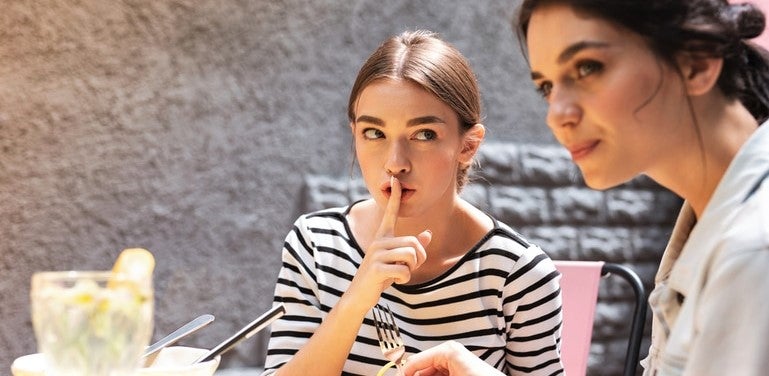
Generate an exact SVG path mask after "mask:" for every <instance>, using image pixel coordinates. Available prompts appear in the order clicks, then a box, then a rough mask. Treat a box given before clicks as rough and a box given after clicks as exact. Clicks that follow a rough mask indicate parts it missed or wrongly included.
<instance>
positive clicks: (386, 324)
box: [372, 304, 406, 371]
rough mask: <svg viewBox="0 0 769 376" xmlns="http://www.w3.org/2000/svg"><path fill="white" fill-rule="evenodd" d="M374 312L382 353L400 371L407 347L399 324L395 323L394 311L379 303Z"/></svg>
mask: <svg viewBox="0 0 769 376" xmlns="http://www.w3.org/2000/svg"><path fill="white" fill-rule="evenodd" d="M372 313H373V316H374V326H375V327H376V335H377V337H378V338H379V348H380V349H381V350H382V355H384V357H385V358H386V359H387V360H389V361H391V362H393V363H395V366H396V367H397V368H398V371H400V370H401V361H402V360H403V355H404V354H405V353H406V347H405V346H404V345H403V340H402V339H401V333H400V331H399V330H398V326H397V325H395V317H393V313H392V311H390V306H388V305H385V306H381V305H379V304H377V305H375V306H374V309H373V310H372Z"/></svg>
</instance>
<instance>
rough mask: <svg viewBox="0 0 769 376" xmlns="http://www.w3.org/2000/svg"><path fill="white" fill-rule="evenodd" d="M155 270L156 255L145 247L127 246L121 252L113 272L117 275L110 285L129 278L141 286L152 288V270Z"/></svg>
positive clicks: (113, 285)
mask: <svg viewBox="0 0 769 376" xmlns="http://www.w3.org/2000/svg"><path fill="white" fill-rule="evenodd" d="M154 270H155V257H154V256H152V253H150V251H148V250H146V249H144V248H127V249H124V250H123V251H122V252H120V255H118V258H117V260H115V264H114V265H113V266H112V273H113V275H115V276H116V278H115V279H114V281H111V283H110V285H109V286H110V287H115V284H119V281H120V280H121V279H127V280H130V281H132V282H134V283H136V284H137V285H139V286H142V287H145V288H152V287H151V286H152V272H153V271H154Z"/></svg>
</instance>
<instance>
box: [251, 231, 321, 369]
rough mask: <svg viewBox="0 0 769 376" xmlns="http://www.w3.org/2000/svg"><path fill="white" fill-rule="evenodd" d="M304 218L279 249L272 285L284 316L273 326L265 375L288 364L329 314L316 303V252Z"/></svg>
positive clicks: (317, 293) (275, 298)
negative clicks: (284, 312) (280, 255)
mask: <svg viewBox="0 0 769 376" xmlns="http://www.w3.org/2000/svg"><path fill="white" fill-rule="evenodd" d="M303 218H304V217H302V218H300V219H298V220H297V221H296V222H295V223H294V227H293V229H292V230H291V232H290V233H289V234H288V235H287V236H286V239H285V242H284V244H283V250H282V260H283V262H282V266H281V270H280V273H279V274H278V280H277V282H276V284H275V295H274V300H275V302H276V303H277V302H282V303H283V304H284V306H285V307H286V315H285V316H283V317H282V318H280V319H279V320H276V321H275V322H274V323H273V324H272V331H271V334H270V343H269V347H268V351H267V358H266V361H265V372H264V373H263V375H270V374H273V373H274V372H275V370H277V369H278V368H280V367H281V366H282V365H283V364H285V363H286V362H288V361H289V360H290V359H291V358H292V357H293V356H294V354H296V352H297V351H299V349H300V348H301V347H302V346H303V345H304V344H305V343H306V342H307V340H308V339H309V338H310V336H311V335H312V333H314V332H315V330H316V328H317V327H318V326H320V323H321V321H322V319H323V317H324V316H325V313H326V312H327V311H328V309H327V308H326V307H322V306H321V303H320V300H319V298H318V297H319V286H318V284H317V282H316V273H317V270H316V268H315V261H314V258H313V255H314V253H315V252H316V250H315V249H314V244H313V242H312V241H311V237H310V232H309V229H308V228H307V227H306V225H305V224H304V220H303Z"/></svg>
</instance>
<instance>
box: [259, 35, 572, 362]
mask: <svg viewBox="0 0 769 376" xmlns="http://www.w3.org/2000/svg"><path fill="white" fill-rule="evenodd" d="M348 116H349V122H350V130H351V131H352V135H353V140H354V145H355V156H356V159H357V161H358V164H359V165H360V168H361V173H362V176H363V180H364V182H365V184H366V187H367V188H368V190H369V193H370V194H371V198H369V199H367V200H363V201H359V202H356V203H353V204H352V205H349V206H346V207H340V208H331V209H326V210H321V211H318V212H315V213H310V214H306V215H303V216H301V217H300V218H299V219H298V220H297V221H296V223H295V225H294V228H293V230H292V231H291V232H290V233H289V234H288V236H287V237H286V242H285V245H284V248H283V267H282V268H281V271H280V274H279V277H278V281H277V284H276V287H275V300H276V301H278V302H282V303H283V304H284V306H285V307H286V315H285V316H283V317H282V318H281V319H280V320H278V321H276V322H275V323H274V324H273V325H272V333H271V338H270V343H269V348H268V352H267V361H266V365H265V368H266V372H265V374H273V373H274V374H280V375H302V376H304V375H339V374H345V375H348V374H359V375H372V376H373V375H375V374H376V373H377V371H379V369H380V368H381V367H382V366H384V365H385V363H386V362H387V360H385V358H384V357H383V355H382V352H381V350H380V347H379V344H378V342H377V334H376V330H375V327H374V323H373V317H372V313H371V310H372V307H374V305H375V304H380V305H386V306H389V307H390V309H391V310H392V312H393V313H394V316H395V321H396V324H397V325H398V326H399V328H400V334H401V336H402V338H403V342H404V343H405V345H406V353H407V354H412V353H416V352H419V351H421V350H422V349H426V348H429V347H432V346H435V345H437V344H439V343H441V342H443V341H446V340H454V341H456V343H457V344H459V343H461V344H462V345H461V346H463V349H466V351H467V354H468V357H469V358H470V360H469V362H470V363H471V364H472V365H473V367H474V368H476V369H485V370H486V373H485V374H487V375H492V374H505V375H513V374H535V375H551V374H557V373H560V372H561V370H562V366H561V362H560V357H559V348H558V346H559V342H560V333H561V298H560V291H559V289H558V280H559V278H560V275H559V274H558V272H557V271H556V270H555V266H554V265H553V263H552V261H551V260H550V259H549V258H548V257H547V256H546V255H545V254H544V253H543V252H542V250H540V249H539V248H538V247H536V246H533V245H531V244H529V243H528V242H527V241H526V240H525V239H524V238H523V237H521V236H520V235H518V234H517V233H516V232H515V231H513V230H512V229H511V228H510V227H508V226H507V225H505V224H504V223H501V222H499V221H497V220H496V219H494V218H492V217H491V216H489V215H487V214H486V213H484V212H482V211H481V210H479V209H477V208H475V207H474V206H472V205H471V204H470V203H468V202H466V201H465V200H463V199H462V198H460V197H459V192H460V190H461V189H462V187H463V186H464V185H465V182H466V181H467V175H468V171H469V169H470V167H471V166H472V163H473V159H474V156H475V153H476V151H477V150H478V147H479V146H480V144H481V141H482V140H483V137H484V133H485V128H484V126H483V125H482V124H481V123H480V122H481V101H480V93H479V90H478V85H477V83H476V79H475V75H474V74H473V72H472V70H471V69H470V66H469V64H468V63H467V61H466V60H465V58H464V57H463V56H462V55H461V54H460V53H459V51H457V50H456V49H455V48H454V47H452V46H451V45H450V44H448V43H446V42H445V41H443V40H441V39H439V38H438V37H437V36H436V35H434V34H433V33H430V32H426V31H416V32H407V33H404V34H402V35H399V36H396V37H392V38H390V39H388V40H387V41H385V42H384V43H383V44H382V45H381V46H380V47H379V48H378V49H377V50H376V51H374V53H373V54H372V55H371V56H370V57H369V59H368V60H367V61H366V62H365V63H364V65H363V67H362V68H361V69H360V72H359V74H358V77H357V79H356V80H355V83H354V85H353V88H352V92H351V94H350V101H349V107H348Z"/></svg>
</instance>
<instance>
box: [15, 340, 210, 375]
mask: <svg viewBox="0 0 769 376" xmlns="http://www.w3.org/2000/svg"><path fill="white" fill-rule="evenodd" d="M207 352H208V350H206V349H200V348H196V347H184V346H171V347H166V348H164V349H163V350H161V351H160V353H159V354H158V356H157V358H155V361H154V362H152V364H150V365H149V366H148V367H144V368H142V369H140V370H139V373H138V375H140V376H213V374H214V372H216V369H217V368H218V367H219V361H220V360H221V357H219V356H217V357H216V358H214V359H213V360H209V361H207V362H202V363H196V364H192V363H193V362H194V361H196V360H197V359H199V358H200V357H201V356H203V355H204V354H206V353H207ZM11 372H12V373H13V376H45V359H44V358H43V354H39V353H38V354H30V355H24V356H22V357H19V358H16V360H14V361H13V364H11Z"/></svg>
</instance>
